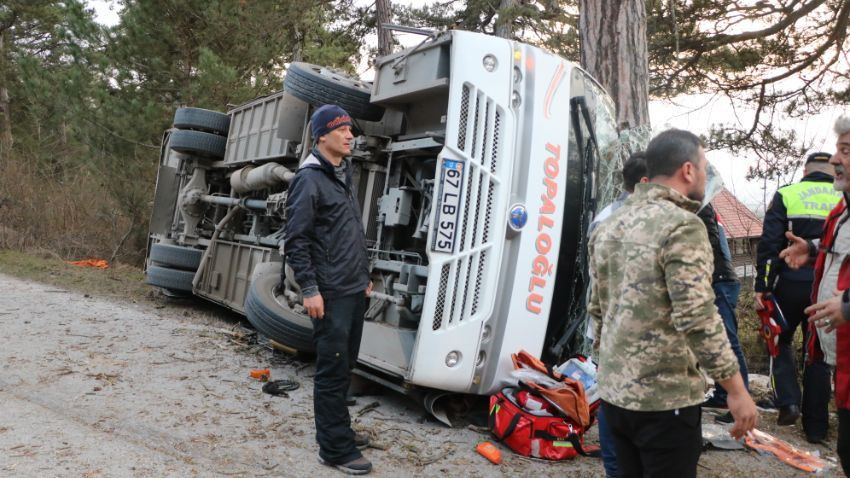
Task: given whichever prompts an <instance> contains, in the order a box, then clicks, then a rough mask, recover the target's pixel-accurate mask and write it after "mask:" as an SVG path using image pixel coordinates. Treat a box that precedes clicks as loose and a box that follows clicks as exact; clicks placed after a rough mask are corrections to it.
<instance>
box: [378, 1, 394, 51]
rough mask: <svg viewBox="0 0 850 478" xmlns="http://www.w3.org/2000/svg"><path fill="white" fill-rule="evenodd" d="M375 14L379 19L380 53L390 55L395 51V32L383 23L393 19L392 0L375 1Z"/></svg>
mask: <svg viewBox="0 0 850 478" xmlns="http://www.w3.org/2000/svg"><path fill="white" fill-rule="evenodd" d="M375 16H376V17H377V19H378V55H381V56H383V55H389V54H390V53H392V52H393V34H392V32H391V31H389V30H387V29H386V28H384V27H383V25H384V23H390V22H391V21H392V7H391V6H390V0H376V1H375Z"/></svg>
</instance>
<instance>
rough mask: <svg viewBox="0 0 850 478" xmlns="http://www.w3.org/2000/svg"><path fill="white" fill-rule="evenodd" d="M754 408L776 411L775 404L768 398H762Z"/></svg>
mask: <svg viewBox="0 0 850 478" xmlns="http://www.w3.org/2000/svg"><path fill="white" fill-rule="evenodd" d="M756 406H757V407H759V408H763V409H765V410H776V404H775V403H773V400H772V399H770V398H762V399H760V400H759V401H757V402H756Z"/></svg>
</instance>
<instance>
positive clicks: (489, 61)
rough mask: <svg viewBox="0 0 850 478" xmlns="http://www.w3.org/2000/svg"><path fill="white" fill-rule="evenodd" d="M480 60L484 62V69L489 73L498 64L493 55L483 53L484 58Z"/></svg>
mask: <svg viewBox="0 0 850 478" xmlns="http://www.w3.org/2000/svg"><path fill="white" fill-rule="evenodd" d="M481 62H482V63H483V64H484V69H485V70H487V71H489V72H491V73H492V72H493V70H495V69H496V67H497V66H499V62H498V60H496V57H495V56H493V55H484V59H483V60H481Z"/></svg>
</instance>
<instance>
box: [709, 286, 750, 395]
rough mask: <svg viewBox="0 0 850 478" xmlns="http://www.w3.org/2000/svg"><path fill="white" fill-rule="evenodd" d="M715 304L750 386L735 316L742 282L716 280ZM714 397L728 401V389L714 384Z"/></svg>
mask: <svg viewBox="0 0 850 478" xmlns="http://www.w3.org/2000/svg"><path fill="white" fill-rule="evenodd" d="M712 287H713V288H714V305H715V306H717V311H718V312H719V313H720V317H722V318H723V326H724V328H725V329H726V337H728V338H729V344H730V345H731V346H732V352H734V353H735V357H737V358H738V367H739V368H740V369H741V378H742V379H743V380H744V386H745V387H747V389H749V388H750V385H749V380H748V378H747V361H746V359H744V351H743V350H741V342H740V341H738V318H737V317H736V316H735V308H736V307H738V294H739V293H740V292H741V284H740V283H739V282H738V281H723V282H715V283H714V284H713V285H712ZM714 398H715V400H717V401H719V402H726V390H724V389H723V387H721V386H720V385H719V384H716V385H715V386H714Z"/></svg>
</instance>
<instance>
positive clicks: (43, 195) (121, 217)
mask: <svg viewBox="0 0 850 478" xmlns="http://www.w3.org/2000/svg"><path fill="white" fill-rule="evenodd" d="M33 164H34V163H33V162H28V161H27V160H26V158H21V157H19V158H16V159H15V160H8V161H6V162H5V164H3V168H2V172H3V174H0V249H11V250H17V251H25V250H40V249H43V250H48V251H53V252H55V253H56V254H57V255H58V256H59V257H62V258H64V259H87V258H102V259H110V258H111V257H112V256H113V254H114V253H115V252H116V250H117V249H118V245H119V244H121V240H122V238H123V237H124V235H125V234H127V231H128V230H130V227H131V221H130V219H129V218H128V217H127V216H126V215H125V214H124V213H122V210H121V208H120V206H119V205H118V204H117V202H116V201H115V200H114V199H112V198H111V197H110V194H108V193H107V190H106V188H105V187H104V184H103V181H104V180H105V179H103V178H99V177H97V176H96V175H95V174H93V173H91V172H90V171H89V170H88V168H85V167H76V168H72V169H66V170H62V171H59V172H55V173H53V174H46V173H45V171H44V168H43V167H35V166H33ZM130 180H132V179H130ZM151 189H152V188H151ZM143 227H144V226H142V227H137V228H136V231H138V230H139V229H141V228H143ZM141 237H143V233H138V232H137V233H136V234H134V237H132V238H131V240H129V241H125V242H124V243H123V246H122V248H121V249H120V250H119V251H118V254H117V256H116V257H117V258H118V259H119V260H123V261H125V262H129V263H135V264H141V258H143V257H144V244H143V243H142V244H139V243H140V242H141V241H140V238H141Z"/></svg>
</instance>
